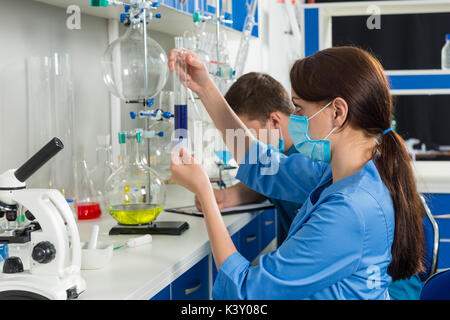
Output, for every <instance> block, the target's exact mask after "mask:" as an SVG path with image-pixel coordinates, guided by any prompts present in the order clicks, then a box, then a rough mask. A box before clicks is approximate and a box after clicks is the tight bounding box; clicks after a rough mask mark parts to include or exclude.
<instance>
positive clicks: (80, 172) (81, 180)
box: [74, 146, 102, 220]
mask: <svg viewBox="0 0 450 320" xmlns="http://www.w3.org/2000/svg"><path fill="white" fill-rule="evenodd" d="M74 180H75V199H74V208H75V211H76V212H77V217H78V220H88V219H97V218H100V216H101V213H102V211H101V207H100V204H101V201H100V200H99V196H98V193H97V191H96V189H95V186H94V183H93V181H92V179H91V177H90V173H89V170H88V167H87V164H86V160H85V153H84V149H83V148H82V147H81V146H80V147H79V148H78V150H77V153H76V157H75V164H74Z"/></svg>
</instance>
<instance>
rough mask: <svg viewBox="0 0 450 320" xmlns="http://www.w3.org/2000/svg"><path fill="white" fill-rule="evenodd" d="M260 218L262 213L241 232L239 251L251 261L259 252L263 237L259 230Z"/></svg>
mask: <svg viewBox="0 0 450 320" xmlns="http://www.w3.org/2000/svg"><path fill="white" fill-rule="evenodd" d="M260 218H261V215H258V216H257V217H256V218H254V219H253V220H252V221H250V222H249V223H248V224H247V225H246V226H245V227H243V228H242V230H241V231H240V233H239V238H240V239H239V249H240V251H239V252H240V253H241V254H242V255H243V256H244V257H245V258H246V259H247V260H249V261H250V262H251V261H253V260H254V259H255V258H256V257H257V256H258V254H259V248H260V237H261V233H260V230H259V221H260Z"/></svg>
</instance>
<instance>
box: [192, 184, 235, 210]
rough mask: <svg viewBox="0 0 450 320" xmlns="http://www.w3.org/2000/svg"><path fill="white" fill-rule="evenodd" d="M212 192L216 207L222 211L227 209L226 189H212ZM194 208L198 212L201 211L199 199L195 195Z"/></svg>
mask: <svg viewBox="0 0 450 320" xmlns="http://www.w3.org/2000/svg"><path fill="white" fill-rule="evenodd" d="M213 190H214V196H215V198H216V202H217V206H218V207H219V210H222V209H223V208H226V207H229V205H227V203H226V199H227V196H226V194H227V191H228V189H220V190H219V189H213ZM195 206H196V207H197V209H198V210H199V211H202V204H201V202H200V199H199V198H198V196H197V195H195Z"/></svg>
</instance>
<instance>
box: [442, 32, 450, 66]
mask: <svg viewBox="0 0 450 320" xmlns="http://www.w3.org/2000/svg"><path fill="white" fill-rule="evenodd" d="M441 62H442V69H444V70H450V34H446V35H445V45H444V47H443V48H442V60H441Z"/></svg>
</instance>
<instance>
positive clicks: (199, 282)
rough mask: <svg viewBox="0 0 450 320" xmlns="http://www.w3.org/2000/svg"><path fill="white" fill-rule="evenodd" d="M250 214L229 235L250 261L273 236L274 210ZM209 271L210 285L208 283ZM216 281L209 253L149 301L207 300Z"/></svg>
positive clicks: (274, 232) (274, 233) (274, 235)
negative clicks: (249, 219)
mask: <svg viewBox="0 0 450 320" xmlns="http://www.w3.org/2000/svg"><path fill="white" fill-rule="evenodd" d="M254 215H255V217H254V218H253V219H252V220H251V221H249V222H248V223H247V224H246V225H245V226H243V227H242V228H241V229H240V230H239V231H237V232H235V233H234V234H233V235H231V240H232V241H233V243H234V245H235V246H236V249H237V250H238V251H239V252H240V253H241V254H242V255H243V256H244V257H245V258H246V259H248V260H249V261H250V262H251V261H253V260H254V259H255V258H256V257H257V256H258V255H259V254H260V253H261V251H263V250H264V249H265V248H266V247H267V245H268V244H270V243H271V242H272V241H273V240H274V239H275V237H276V230H275V225H276V219H275V209H267V210H264V211H261V212H258V213H254ZM210 256H211V259H209V257H210ZM210 263H211V265H210ZM209 270H211V280H212V283H210V282H209V281H210V271H209ZM216 278H217V268H216V265H215V262H214V258H213V256H212V253H211V254H210V255H207V256H205V257H204V258H202V260H200V261H199V262H197V263H196V264H195V265H194V266H193V267H191V268H190V269H189V270H188V271H186V272H185V273H183V274H182V275H181V276H180V277H178V278H177V279H176V280H174V281H173V282H172V283H171V284H170V285H168V286H167V287H165V288H164V289H162V290H161V291H160V292H158V293H157V294H156V295H154V296H153V297H152V298H151V300H208V299H209V297H210V293H211V289H212V285H213V284H214V281H215V280H216Z"/></svg>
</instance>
